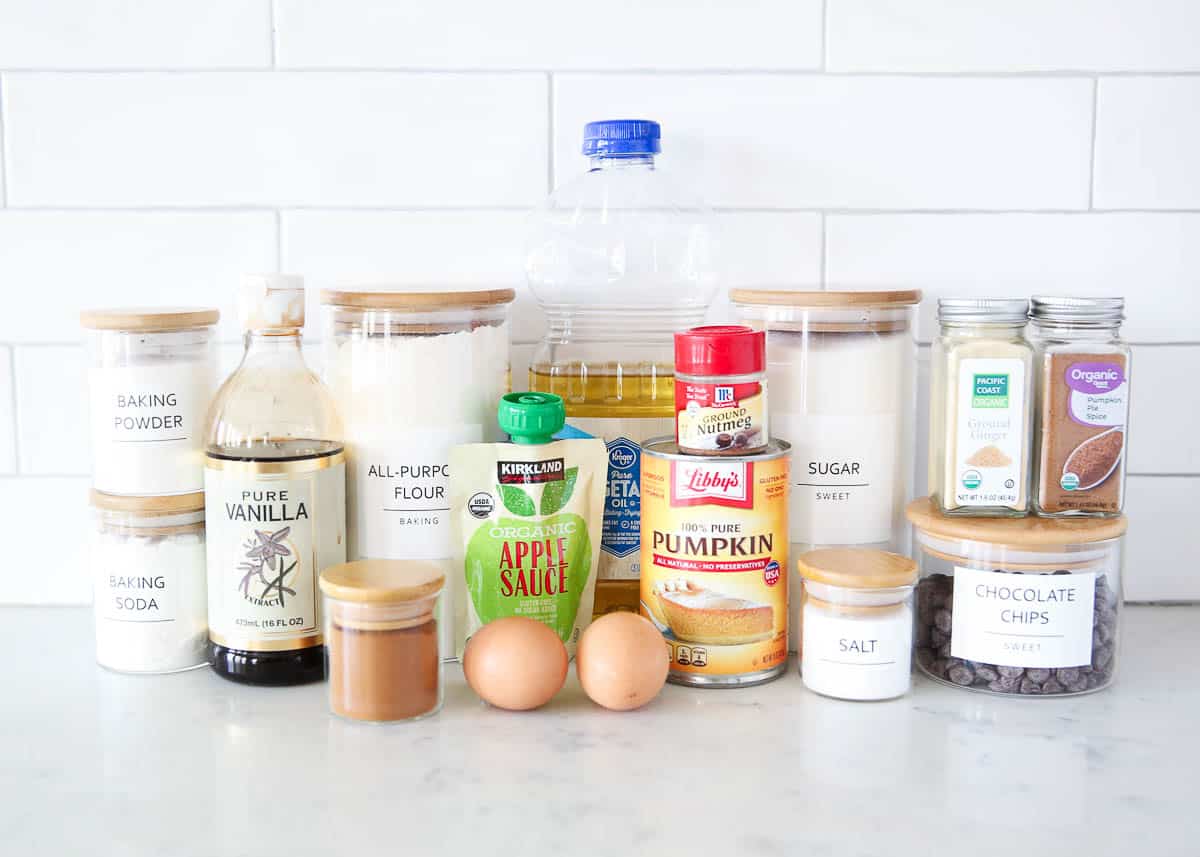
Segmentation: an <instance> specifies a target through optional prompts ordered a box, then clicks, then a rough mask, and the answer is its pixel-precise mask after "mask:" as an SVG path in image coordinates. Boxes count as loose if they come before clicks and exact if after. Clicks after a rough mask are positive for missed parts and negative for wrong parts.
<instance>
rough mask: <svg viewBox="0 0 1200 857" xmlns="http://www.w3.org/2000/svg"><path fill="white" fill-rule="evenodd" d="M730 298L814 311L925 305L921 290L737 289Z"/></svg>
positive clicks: (738, 302) (743, 301)
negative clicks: (820, 290)
mask: <svg viewBox="0 0 1200 857" xmlns="http://www.w3.org/2000/svg"><path fill="white" fill-rule="evenodd" d="M729 299H730V300H731V301H733V302H734V303H735V304H756V305H761V306H791V307H803V308H809V307H811V308H813V309H851V308H866V307H873V308H877V309H888V308H891V307H902V306H913V305H914V304H919V303H920V302H921V291H920V290H919V289H901V290H896V291H880V292H811V291H808V292H805V291H786V290H774V289H733V290H732V291H730V292H729Z"/></svg>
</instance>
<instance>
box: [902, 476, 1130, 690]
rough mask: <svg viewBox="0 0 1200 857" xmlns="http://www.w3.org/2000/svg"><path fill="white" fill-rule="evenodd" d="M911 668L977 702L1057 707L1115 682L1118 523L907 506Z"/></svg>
mask: <svg viewBox="0 0 1200 857" xmlns="http://www.w3.org/2000/svg"><path fill="white" fill-rule="evenodd" d="M908 518H909V520H910V521H912V525H913V538H914V541H915V546H916V548H917V557H918V562H919V564H920V570H921V581H920V583H918V584H917V623H916V638H915V640H914V648H915V657H916V661H917V667H918V668H919V669H920V670H921V672H923V673H925V674H926V675H928V676H930V677H931V678H933V679H936V680H937V681H940V682H942V683H944V684H949V685H955V686H958V687H963V688H969V689H971V690H977V691H984V692H988V693H1001V694H1016V695H1021V696H1060V695H1064V694H1078V693H1089V692H1091V691H1095V690H1101V689H1103V688H1106V687H1108V686H1109V685H1110V684H1111V683H1112V681H1113V677H1114V676H1115V675H1116V669H1117V655H1118V642H1119V639H1120V620H1121V603H1122V601H1121V578H1122V554H1123V549H1124V542H1125V531H1126V528H1127V526H1128V523H1127V521H1126V519H1125V517H1124V516H1123V515H1122V516H1118V517H1113V518H1089V517H1076V518H1042V517H1026V518H966V517H954V516H951V515H946V514H944V513H942V512H941V511H940V510H939V509H938V508H937V506H936V504H935V503H934V502H933V500H932V498H929V497H925V498H922V499H920V500H914V501H913V502H912V503H910V504H909V506H908Z"/></svg>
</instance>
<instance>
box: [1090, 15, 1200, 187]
mask: <svg viewBox="0 0 1200 857" xmlns="http://www.w3.org/2000/svg"><path fill="white" fill-rule="evenodd" d="M1192 8H1193V11H1194V12H1195V14H1196V17H1197V18H1200V3H1194V4H1192ZM1198 38H1200V33H1197V31H1196V30H1195V29H1193V31H1192V32H1191V33H1190V34H1189V43H1190V45H1191V48H1192V51H1193V53H1194V54H1195V55H1196V56H1197V57H1198V58H1200V48H1198V47H1197V44H1198V42H1197V39H1198ZM1096 110H1097V114H1096V177H1095V185H1096V187H1095V191H1096V193H1095V204H1096V207H1097V208H1168V209H1170V208H1188V209H1200V158H1197V156H1196V153H1197V151H1200V77H1177V78H1170V77H1152V78H1136V77H1121V78H1105V79H1103V80H1101V81H1100V89H1099V92H1098V101H1097V107H1096Z"/></svg>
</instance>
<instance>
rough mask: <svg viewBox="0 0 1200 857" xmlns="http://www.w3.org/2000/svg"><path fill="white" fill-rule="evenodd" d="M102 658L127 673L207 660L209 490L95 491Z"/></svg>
mask: <svg viewBox="0 0 1200 857" xmlns="http://www.w3.org/2000/svg"><path fill="white" fill-rule="evenodd" d="M92 511H93V519H94V520H93V527H92V538H91V571H92V581H93V587H94V593H95V600H94V604H93V607H94V611H95V621H96V661H97V663H99V664H100V665H101V666H103V667H107V668H108V669H111V670H115V671H117V672H128V673H172V672H179V671H181V670H188V669H192V668H194V667H199V666H204V665H206V664H207V663H208V589H207V585H206V577H205V575H206V571H205V554H204V495H203V494H200V493H196V494H182V495H176V496H171V497H121V496H116V495H110V494H101V493H100V492H98V491H93V492H92Z"/></svg>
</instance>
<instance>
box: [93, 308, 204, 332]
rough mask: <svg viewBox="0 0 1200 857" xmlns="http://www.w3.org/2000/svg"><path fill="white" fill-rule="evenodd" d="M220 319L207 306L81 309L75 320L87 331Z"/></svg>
mask: <svg viewBox="0 0 1200 857" xmlns="http://www.w3.org/2000/svg"><path fill="white" fill-rule="evenodd" d="M220 319H221V312H220V310H216V309H212V308H210V307H120V308H116V309H85V310H84V311H83V312H81V313H80V314H79V323H80V324H81V325H82V326H83V327H86V328H88V329H89V330H149V331H165V330H185V329H187V328H189V327H207V326H209V325H213V324H216V323H217V322H218V321H219V320H220Z"/></svg>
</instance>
